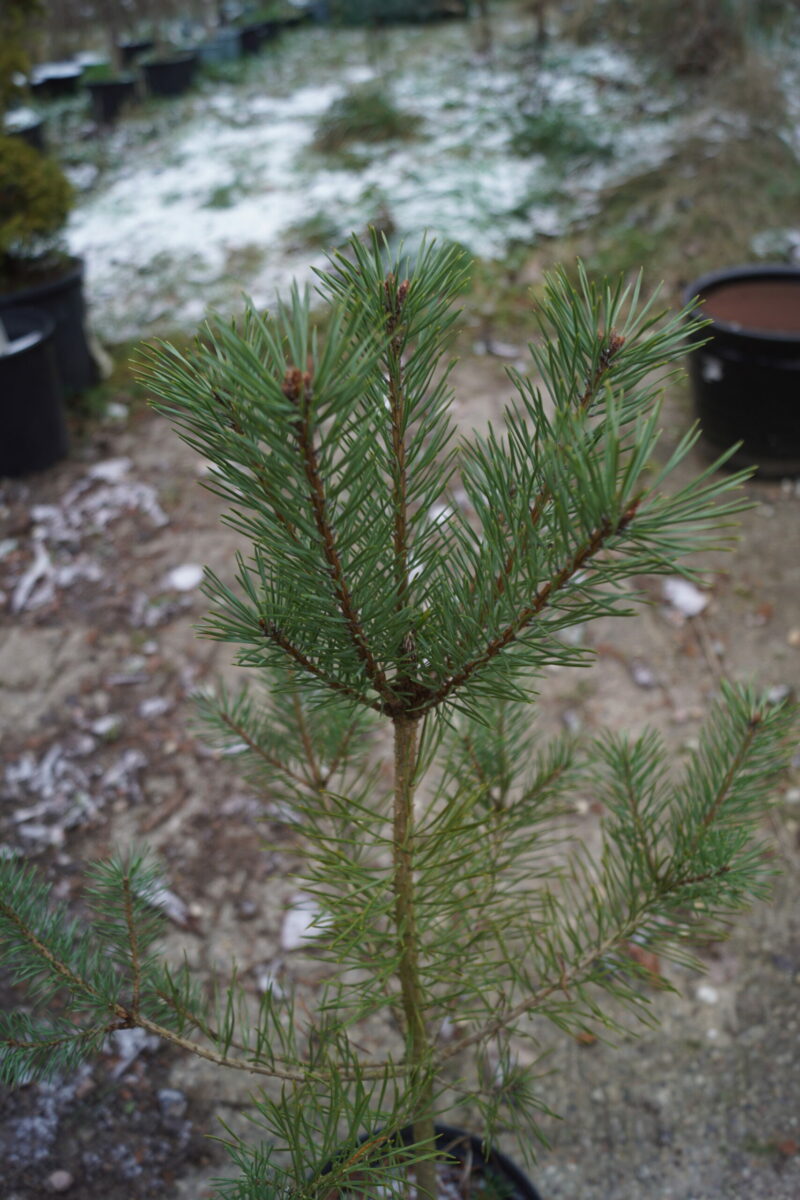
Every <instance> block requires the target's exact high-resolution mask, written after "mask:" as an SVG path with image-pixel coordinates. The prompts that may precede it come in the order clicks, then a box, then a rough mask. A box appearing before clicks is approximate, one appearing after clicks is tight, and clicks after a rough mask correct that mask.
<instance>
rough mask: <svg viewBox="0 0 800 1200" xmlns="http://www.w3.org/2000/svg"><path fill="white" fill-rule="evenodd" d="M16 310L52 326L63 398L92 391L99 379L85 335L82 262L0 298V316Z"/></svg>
mask: <svg viewBox="0 0 800 1200" xmlns="http://www.w3.org/2000/svg"><path fill="white" fill-rule="evenodd" d="M19 307H25V308H27V307H30V308H39V309H42V310H44V312H46V313H47V315H48V316H49V317H50V319H51V321H52V322H53V324H54V325H55V335H54V343H53V344H54V348H55V356H56V365H57V367H58V373H59V375H60V377H61V383H62V385H63V388H64V394H65V396H67V397H69V396H72V395H74V394H75V393H76V392H83V391H85V390H86V389H87V388H90V387H93V386H94V385H95V384H96V383H97V381H98V379H99V377H100V376H99V372H98V370H97V363H96V362H95V360H94V358H93V356H92V352H91V350H90V348H89V341H88V337H87V332H86V304H85V302H84V298H83V262H82V261H81V260H80V259H79V258H73V259H70V260H69V262H68V263H67V266H66V267H65V269H64V270H63V272H61V273H60V274H57V275H54V276H52V277H48V278H47V279H45V280H43V281H42V282H40V283H34V284H31V285H29V286H28V287H24V288H19V289H18V290H17V291H14V292H4V293H2V294H0V314H4V313H6V312H8V310H9V309H12V308H19Z"/></svg>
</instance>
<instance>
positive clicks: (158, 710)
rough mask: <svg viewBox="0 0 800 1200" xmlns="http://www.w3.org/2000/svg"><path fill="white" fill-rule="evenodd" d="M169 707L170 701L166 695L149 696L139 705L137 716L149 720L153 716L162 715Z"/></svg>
mask: <svg viewBox="0 0 800 1200" xmlns="http://www.w3.org/2000/svg"><path fill="white" fill-rule="evenodd" d="M171 708H172V701H171V700H168V699H167V697H166V696H149V697H148V699H147V700H143V701H142V703H141V704H140V705H139V716H140V717H144V718H145V720H148V721H149V720H152V718H153V717H163V716H164V714H165V713H168V712H169V710H170V709H171Z"/></svg>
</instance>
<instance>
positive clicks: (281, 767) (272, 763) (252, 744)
mask: <svg viewBox="0 0 800 1200" xmlns="http://www.w3.org/2000/svg"><path fill="white" fill-rule="evenodd" d="M219 716H220V720H221V721H222V722H223V724H225V725H226V726H227V727H228V729H230V731H231V733H235V734H236V736H237V737H238V738H239V739H240V740H241V741H243V742H244V744H245V745H246V746H247V748H248V750H252V752H253V754H257V755H258V757H259V758H260V759H261V760H262V762H265V763H266V764H267V766H269V767H272V769H273V770H274V771H280V772H281V773H282V774H283V775H285V776H286V777H287V779H291V780H292V782H293V783H298V784H300V785H301V786H302V787H309V786H310V785H311V781H310V780H309V779H308V778H307V777H306V776H305V775H301V774H300V773H299V772H297V771H293V770H292V769H291V767H287V765H286V763H283V762H281V760H280V759H279V758H275V756H274V755H272V754H268V753H267V751H266V750H265V749H264V747H263V746H259V744H258V742H256V741H255V740H254V739H253V738H252V737H251V736H250V734H249V733H248V732H247V730H246V729H245V727H244V726H243V725H237V723H236V722H235V721H234V720H232V719H231V717H230V716H229V715H228V713H220V714H219Z"/></svg>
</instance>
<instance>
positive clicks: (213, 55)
mask: <svg viewBox="0 0 800 1200" xmlns="http://www.w3.org/2000/svg"><path fill="white" fill-rule="evenodd" d="M197 53H198V55H199V58H200V61H201V63H204V64H208V65H211V66H215V65H216V64H218V63H226V62H235V61H236V59H237V58H239V57H240V55H241V53H242V39H241V34H240V32H239V30H238V29H219V30H217V33H216V35H215V36H214V37H213V38H211V39H210V40H209V41H207V42H204V43H203V44H202V46H198V48H197Z"/></svg>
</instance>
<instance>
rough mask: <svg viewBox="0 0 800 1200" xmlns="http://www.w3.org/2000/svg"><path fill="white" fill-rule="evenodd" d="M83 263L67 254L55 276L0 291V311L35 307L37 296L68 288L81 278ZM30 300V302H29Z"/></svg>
mask: <svg viewBox="0 0 800 1200" xmlns="http://www.w3.org/2000/svg"><path fill="white" fill-rule="evenodd" d="M84 269H85V264H84V261H83V259H82V258H78V257H76V256H75V255H72V254H71V255H68V256H67V258H66V260H65V262H64V270H63V272H62V273H61V274H59V275H58V276H56V277H50V276H48V278H47V279H45V280H43V281H42V282H41V283H29V284H26V285H25V286H24V287H21V288H16V289H15V290H14V291H10V292H2V291H0V312H2V311H6V312H7V311H8V310H9V309H10V308H35V307H36V303H35V302H36V300H37V299H38V298H39V297H44V296H49V295H51V294H52V293H53V292H59V291H61V289H62V288H69V287H71V286H72V285H73V284H74V283H76V282H77V281H78V280H80V279H82V278H83V274H84ZM29 301H30V303H29Z"/></svg>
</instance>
